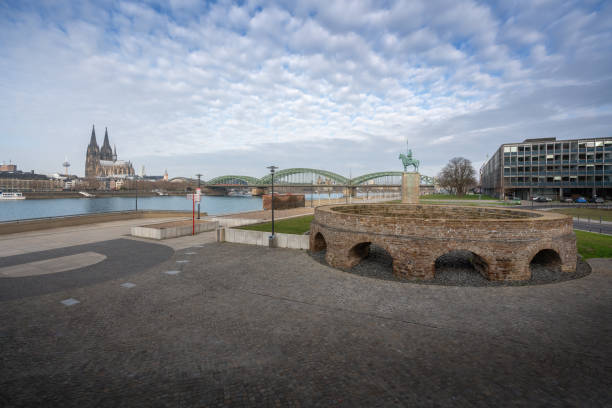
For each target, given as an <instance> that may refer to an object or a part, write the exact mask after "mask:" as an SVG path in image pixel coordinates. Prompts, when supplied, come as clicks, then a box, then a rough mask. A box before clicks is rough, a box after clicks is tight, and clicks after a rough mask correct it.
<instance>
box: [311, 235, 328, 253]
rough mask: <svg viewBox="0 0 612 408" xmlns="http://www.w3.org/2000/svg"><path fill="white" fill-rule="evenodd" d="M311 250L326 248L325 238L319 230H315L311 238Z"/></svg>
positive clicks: (317, 250)
mask: <svg viewBox="0 0 612 408" xmlns="http://www.w3.org/2000/svg"><path fill="white" fill-rule="evenodd" d="M311 247H312V252H321V251H325V250H326V249H327V240H326V239H325V236H324V235H323V233H321V231H317V232H316V233H315V235H314V238H313V244H312V246H311Z"/></svg>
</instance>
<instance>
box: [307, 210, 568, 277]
mask: <svg viewBox="0 0 612 408" xmlns="http://www.w3.org/2000/svg"><path fill="white" fill-rule="evenodd" d="M310 234H311V235H310V248H311V250H312V251H317V250H321V249H323V248H326V249H327V254H326V259H327V262H328V263H329V264H330V265H331V266H334V267H339V268H351V267H353V266H354V265H356V264H358V263H359V262H360V261H361V259H362V258H363V257H364V256H366V255H367V253H368V252H367V251H368V248H369V244H375V245H377V246H380V247H382V248H384V249H385V250H386V251H387V252H389V254H390V255H391V257H392V258H393V272H394V274H395V275H396V276H398V277H403V278H409V279H414V278H418V279H431V278H433V276H434V273H435V261H436V259H437V258H438V257H440V256H442V255H444V254H446V253H448V252H451V251H457V250H466V251H470V252H472V253H473V254H474V255H475V256H474V261H475V263H476V266H477V269H478V270H480V271H481V273H482V274H483V275H484V276H485V277H487V278H488V279H491V280H525V279H529V278H530V277H531V270H530V267H529V264H530V262H531V260H532V259H533V258H534V256H535V255H536V254H537V253H538V252H539V251H541V250H545V249H550V250H553V251H555V252H556V253H557V254H558V255H559V257H560V260H561V269H562V271H563V272H572V271H574V270H575V269H576V238H575V234H574V232H573V225H572V219H571V217H569V216H565V215H562V214H555V213H538V212H535V211H527V210H509V209H494V208H478V207H450V206H432V205H398V204H395V205H384V204H370V205H367V204H366V205H330V206H323V207H317V208H316V210H315V218H314V220H313V222H312V224H311V232H310Z"/></svg>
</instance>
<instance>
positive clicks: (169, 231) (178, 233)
mask: <svg viewBox="0 0 612 408" xmlns="http://www.w3.org/2000/svg"><path fill="white" fill-rule="evenodd" d="M218 227H219V223H218V222H216V221H207V222H199V223H197V224H195V233H196V234H199V233H201V232H206V231H214V230H216V229H217V228H218ZM193 230H194V227H193V225H181V226H176V227H166V228H155V225H143V226H140V227H132V230H131V234H132V236H135V237H141V238H151V239H168V238H176V237H183V236H187V235H191V234H192V233H193Z"/></svg>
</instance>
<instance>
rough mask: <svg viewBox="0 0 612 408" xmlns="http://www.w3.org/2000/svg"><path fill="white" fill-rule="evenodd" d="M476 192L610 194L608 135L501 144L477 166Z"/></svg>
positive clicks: (611, 150) (610, 145)
mask: <svg viewBox="0 0 612 408" xmlns="http://www.w3.org/2000/svg"><path fill="white" fill-rule="evenodd" d="M480 184H481V188H482V192H483V193H485V194H489V195H492V196H495V197H499V198H503V197H507V196H516V197H520V198H521V199H524V200H526V199H529V198H531V197H534V196H546V197H549V198H551V199H560V198H563V197H572V196H578V195H581V196H584V197H586V198H589V197H592V196H594V195H598V196H600V197H604V198H605V197H607V198H610V199H612V137H609V138H590V139H573V140H556V138H554V137H553V138H543V139H527V140H525V141H523V142H522V143H506V144H503V145H501V146H500V147H499V149H497V151H496V152H495V154H494V155H493V157H491V158H490V159H489V160H488V161H487V162H486V163H485V164H484V165H483V166H482V167H481V169H480Z"/></svg>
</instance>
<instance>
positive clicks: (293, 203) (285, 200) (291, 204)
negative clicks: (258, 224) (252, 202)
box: [263, 194, 306, 210]
mask: <svg viewBox="0 0 612 408" xmlns="http://www.w3.org/2000/svg"><path fill="white" fill-rule="evenodd" d="M271 198H272V195H271V194H265V195H264V196H263V209H264V210H270V209H271V208H272V199H271ZM305 205H306V200H305V199H304V194H274V209H275V210H288V209H290V208H298V207H304V206H305Z"/></svg>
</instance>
